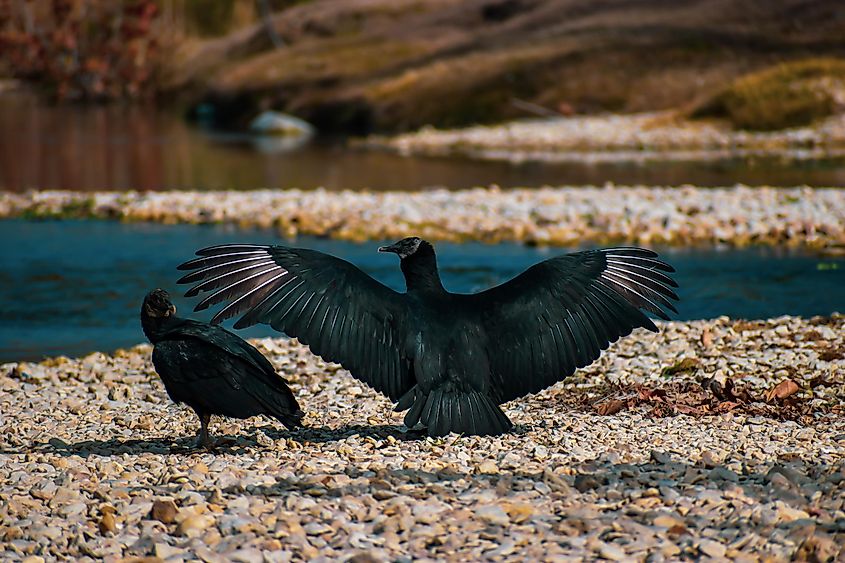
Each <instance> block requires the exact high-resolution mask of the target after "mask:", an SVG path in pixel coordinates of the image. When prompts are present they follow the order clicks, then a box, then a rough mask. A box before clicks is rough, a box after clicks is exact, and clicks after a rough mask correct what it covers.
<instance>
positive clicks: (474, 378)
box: [179, 237, 678, 436]
mask: <svg viewBox="0 0 845 563" xmlns="http://www.w3.org/2000/svg"><path fill="white" fill-rule="evenodd" d="M379 251H380V252H394V253H396V254H398V255H399V258H400V259H401V264H400V265H401V268H402V273H403V274H404V275H405V284H406V286H407V292H406V293H398V292H396V291H394V290H392V289H390V288H388V287H386V286H384V285H382V284H381V283H379V282H377V281H376V280H374V279H373V278H371V277H370V276H368V275H367V274H365V273H363V272H362V271H361V270H359V269H358V268H356V267H355V266H353V265H352V264H350V263H349V262H346V261H344V260H341V259H339V258H335V257H333V256H329V255H327V254H323V253H321V252H317V251H314V250H307V249H301V248H288V247H285V246H258V245H249V244H229V245H223V246H214V247H211V248H205V249H203V250H200V251H198V252H197V255H198V256H199V258H196V259H194V260H191V261H189V262H186V263H184V264H182V265H181V266H179V269H181V270H197V271H195V272H192V273H190V274H188V275H186V276H184V277H183V278H182V279H180V280H179V283H195V282H200V283H198V284H197V285H195V286H194V287H192V288H191V289H190V290H189V291H188V292H187V293H186V295H187V296H188V297H191V296H194V295H197V294H198V293H200V292H203V291H210V290H216V291H215V292H214V293H212V294H211V295H209V296H208V297H206V298H205V299H203V300H202V301H201V302H200V303H199V304H198V305H197V307H196V310H202V309H206V308H207V307H209V306H210V305H214V304H216V303H220V302H223V301H228V304H227V305H226V306H225V307H223V309H221V310H220V311H219V312H218V313H217V314H216V315H215V316H214V318H213V319H212V321H211V322H212V323H217V322H220V321H221V320H223V319H226V318H228V317H232V316H235V315H238V314H240V313H242V312H244V311H245V312H246V313H245V314H244V315H243V316H242V317H241V318H240V319H239V320H238V321H237V322H236V323H235V328H243V327H247V326H250V325H252V324H255V323H266V324H269V325H271V326H272V327H273V328H275V329H276V330H279V331H282V332H284V333H286V334H288V335H290V336H296V337H297V338H299V340H300V341H301V342H304V343H306V344H308V345H309V346H310V348H311V350H312V351H313V352H314V353H315V354H318V355H320V356H322V357H323V358H324V359H326V360H329V361H333V362H337V363H339V364H341V365H342V366H343V367H345V368H346V369H348V370H349V371H350V372H351V373H352V375H353V376H355V377H356V378H358V379H360V380H361V381H363V382H365V383H367V384H368V385H370V386H372V387H373V388H374V389H376V390H377V391H379V392H381V393H384V394H385V395H387V396H388V397H390V399H391V400H393V401H396V402H397V403H396V410H397V411H401V410H406V409H410V410H409V411H408V413H407V415H406V416H405V424H406V425H407V426H408V427H412V426H414V425H415V424H417V423H418V422H421V423H422V424H423V425H425V426H426V427H427V429H428V433H429V434H430V435H432V436H438V435H443V434H447V433H448V432H458V433H465V434H500V433H502V432H506V431H507V430H509V429H510V428H511V422H510V421H509V420H508V418H507V417H506V416H505V414H504V413H503V412H502V410H501V409H500V408H499V406H498V405H500V404H502V403H504V402H506V401H510V400H512V399H516V398H517V397H521V396H523V395H526V394H528V393H535V392H537V391H540V390H541V389H544V388H546V387H549V386H550V385H552V384H554V383H556V382H558V381H561V380H562V379H564V378H565V377H567V376H569V375H572V373H574V372H575V370H576V369H577V368H580V367H584V366H586V365H588V364H590V363H591V362H593V361H594V360H595V359H596V358H598V357H599V354H600V353H601V350H603V349H605V348H607V346H608V344H609V343H611V342H614V341H616V340H617V339H618V338H619V337H621V336H626V335H628V334H630V333H631V331H632V330H633V329H635V328H637V327H643V328H646V329H648V330H651V331H657V328H656V327H655V325H654V323H653V322H652V321H651V320H650V319H649V318H648V317H647V316H646V315H645V314H644V313H643V312H642V311H641V309H644V310H646V311H649V312H651V313H653V314H655V315H657V316H658V317H660V318H663V319H668V317H667V316H666V312H665V310H671V311H675V308H674V307H673V305H672V303H671V301H670V300H672V299H673V300H677V299H678V297H677V296H676V295H675V293H674V291H673V290H672V288H673V287H677V284H676V283H675V282H674V281H673V280H672V279H671V278H670V277H669V276H667V275H666V274H665V273H663V272H673V271H674V269H673V268H672V267H671V266H669V265H668V264H666V263H664V262H661V261H660V260H658V259H657V258H656V257H657V255H656V254H655V253H654V252H651V251H649V250H644V249H641V248H628V247H623V248H608V249H603V250H587V251H583V252H575V253H572V254H566V255H563V256H558V257H556V258H552V259H549V260H546V261H544V262H540V263H539V264H535V265H534V266H532V267H530V268H528V270H526V271H525V272H523V273H522V274H520V275H518V276H517V277H515V278H514V279H512V280H510V281H508V282H506V283H504V284H502V285H499V286H497V287H494V288H492V289H488V290H486V291H482V292H480V293H476V294H471V295H462V294H455V293H449V292H448V291H446V290H445V289H444V288H443V284H442V283H441V282H440V275H439V274H438V271H437V261H436V257H435V254H434V247H432V245H431V244H430V243H428V242H426V241H424V240H421V239H419V238H417V237H411V238H406V239H403V240H400V241H399V242H397V243H396V244H393V245H391V246H385V247H381V248H379Z"/></svg>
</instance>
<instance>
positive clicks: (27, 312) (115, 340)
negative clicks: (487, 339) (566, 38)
mask: <svg viewBox="0 0 845 563" xmlns="http://www.w3.org/2000/svg"><path fill="white" fill-rule="evenodd" d="M0 240H3V241H4V242H6V243H7V245H6V248H5V249H4V253H3V254H4V268H2V269H0V362H4V361H14V360H22V359H37V358H40V357H43V356H45V355H56V354H71V355H79V354H85V353H87V352H91V351H93V350H103V351H109V350H113V349H115V348H117V347H120V346H130V345H133V344H136V343H138V342H141V341H143V335H142V333H141V327H140V321H139V320H138V313H139V307H140V303H141V300H142V299H143V297H144V294H145V293H146V292H147V291H149V290H150V289H153V288H155V287H163V288H165V289H167V290H169V291H171V292H172V293H174V294H176V293H177V292H180V291H181V290H184V289H185V287H184V286H183V287H177V286H176V285H175V281H176V280H177V279H178V277H179V275H180V273H179V272H177V271H176V269H175V268H176V265H177V264H179V263H181V262H183V261H184V260H186V259H188V258H190V257H191V256H192V255H193V253H194V251H195V250H196V249H198V248H202V247H204V246H210V245H213V244H222V243H227V242H255V243H279V242H281V243H286V241H283V240H280V239H279V238H278V236H277V235H276V234H275V233H274V232H272V231H267V230H237V229H234V228H232V227H226V226H192V225H158V224H126V223H118V222H108V221H61V222H59V221H47V222H33V221H22V220H8V221H0ZM295 244H296V245H297V246H307V247H310V248H315V249H318V250H322V251H324V252H329V253H331V254H335V255H337V256H341V257H343V258H346V259H347V260H349V261H351V262H353V263H355V264H357V265H359V266H360V267H361V268H362V269H364V270H365V271H366V272H368V273H369V274H370V275H372V276H374V277H376V278H377V279H379V280H381V281H382V282H383V283H386V284H388V285H390V286H391V287H394V288H396V289H399V290H402V289H403V286H404V281H403V279H402V274H401V272H400V270H399V265H398V263H397V259H396V256H393V255H386V254H380V253H378V252H376V248H377V247H378V245H379V242H378V241H375V242H368V243H363V244H356V243H350V242H339V241H331V240H324V239H313V238H303V239H300V240H298V241H296V243H295ZM437 247H438V256H439V262H440V267H441V269H442V275H443V281H444V284H445V285H446V287H447V288H448V289H450V290H452V291H458V292H472V291H478V290H480V289H484V288H486V287H490V286H492V285H495V284H499V283H501V282H503V281H505V280H507V279H510V278H511V277H513V276H515V275H516V274H518V273H519V272H521V271H523V270H524V269H525V268H527V267H529V266H530V265H531V264H534V263H535V262H538V261H540V260H544V259H546V258H548V257H550V256H552V255H554V254H558V253H564V252H566V250H565V249H541V248H529V247H525V246H521V245H518V244H499V245H483V244H477V243H471V244H445V243H444V244H438V245H437ZM663 252H664V253H665V254H664V256H665V258H666V260H667V261H668V262H670V263H671V264H673V265H674V266H675V267H676V268H677V270H678V273H677V276H676V277H677V280H678V282H679V283H680V285H681V287H680V289H679V291H678V294H679V295H680V296H681V302H680V303H679V304H678V310H679V315H677V316H676V318H679V319H697V318H712V317H717V316H719V315H730V316H732V317H744V318H766V317H773V316H778V315H782V314H793V315H804V316H811V315H816V314H830V313H832V312H834V311H837V310H838V311H843V308H845V259H841V258H840V259H829V258H818V257H815V256H812V255H807V254H801V253H796V252H785V251H777V250H774V249H749V250H742V251H736V250H729V251H718V250H712V249H711V250H690V249H666V250H664V251H663ZM183 273H184V272H183ZM174 297H176V298H175V299H174V302H175V303H176V305H177V306H178V307H179V310H180V311H181V312H182V313H183V314H186V315H190V314H191V313H190V311H191V308H192V307H193V306H194V305H195V304H196V302H197V300H196V299H193V300H187V299H182V298H179V296H178V295H174ZM211 314H212V311H204V312H203V313H201V314H198V315H196V318H200V319H204V320H207V319H208V318H210V316H211ZM239 334H242V335H244V336H267V335H273V334H275V333H274V332H273V331H272V330H271V329H270V328H268V327H265V326H258V327H253V328H250V329H248V330H245V331H239Z"/></svg>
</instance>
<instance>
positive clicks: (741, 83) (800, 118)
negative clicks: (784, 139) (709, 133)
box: [691, 58, 845, 130]
mask: <svg viewBox="0 0 845 563" xmlns="http://www.w3.org/2000/svg"><path fill="white" fill-rule="evenodd" d="M844 99H845V60H841V59H828V58H819V59H805V60H801V61H795V62H789V63H783V64H779V65H777V66H775V67H772V68H768V69H765V70H762V71H759V72H755V73H752V74H749V75H746V76H743V77H741V78H739V79H737V80H736V81H734V82H733V83H732V84H731V85H730V86H728V87H727V88H726V89H724V90H723V91H721V92H719V93H718V94H716V96H714V97H713V98H711V99H710V100H707V101H706V102H705V103H703V104H701V105H699V106H697V107H696V108H694V109H693V110H692V112H691V116H692V117H694V118H702V117H719V118H725V119H727V120H728V121H730V122H731V124H732V125H733V126H734V127H736V128H739V129H752V130H775V129H785V128H788V127H800V126H803V125H809V124H811V123H812V122H814V121H817V120H819V119H821V118H824V117H828V116H830V115H832V114H834V113H836V112H837V111H840V110H842V109H843V108H842V105H843V100H844Z"/></svg>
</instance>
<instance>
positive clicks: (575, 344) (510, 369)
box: [465, 248, 678, 403]
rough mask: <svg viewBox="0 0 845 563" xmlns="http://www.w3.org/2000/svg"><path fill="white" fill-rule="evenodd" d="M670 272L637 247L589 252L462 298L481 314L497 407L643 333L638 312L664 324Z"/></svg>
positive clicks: (649, 325) (647, 323)
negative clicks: (489, 345) (491, 344)
mask: <svg viewBox="0 0 845 563" xmlns="http://www.w3.org/2000/svg"><path fill="white" fill-rule="evenodd" d="M664 272H674V269H673V268H672V267H671V266H669V265H668V264H666V263H664V262H662V261H660V260H658V259H657V254H655V253H654V252H651V251H649V250H645V249H641V248H608V249H602V250H588V251H584V252H576V253H573V254H567V255H564V256H559V257H557V258H552V259H549V260H546V261H544V262H540V263H539V264H535V265H534V266H532V267H531V268H529V269H527V270H526V271H525V272H523V273H522V274H520V275H519V276H517V277H515V278H514V279H512V280H510V281H508V282H506V283H504V284H502V285H499V286H497V287H494V288H491V289H489V290H487V291H483V292H481V293H477V294H475V295H467V296H465V298H466V299H468V300H469V301H470V302H471V303H472V305H471V307H473V308H474V309H477V310H481V311H482V313H481V316H482V322H483V324H484V327H485V330H486V331H487V335H488V338H489V339H490V341H491V342H495V343H496V345H495V346H494V347H493V349H491V350H490V362H491V372H492V373H491V378H492V391H493V393H494V394H496V399H497V400H498V402H499V403H503V402H506V401H510V400H512V399H515V398H517V397H521V396H523V395H526V394H528V393H536V392H537V391H540V390H542V389H545V388H546V387H549V386H550V385H553V384H554V383H556V382H558V381H561V380H562V379H564V378H565V377H568V376H569V375H572V374H573V373H574V372H575V370H576V369H577V368H579V367H584V366H586V365H588V364H590V363H592V362H593V361H594V360H595V359H596V358H598V357H599V354H600V353H601V351H602V350H604V349H605V348H607V346H608V345H609V344H610V343H611V342H615V341H616V340H617V339H619V338H620V337H622V336H626V335H628V334H630V333H631V331H632V330H633V329H634V328H637V327H643V328H646V329H648V330H651V331H657V327H655V325H654V323H653V322H652V321H651V320H650V319H649V318H648V317H647V316H646V315H645V314H644V313H643V312H642V311H640V309H644V310H646V311H649V312H651V313H653V314H655V315H656V316H658V317H660V318H662V319H667V320H668V317H667V316H666V312H665V311H666V310H670V311H674V312H677V311H676V310H675V307H674V306H673V305H672V301H671V300H677V299H678V296H677V295H676V294H675V292H674V291H673V290H672V288H673V287H677V283H675V281H674V280H673V279H672V278H670V277H669V276H668V275H666V273H664Z"/></svg>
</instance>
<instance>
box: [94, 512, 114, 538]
mask: <svg viewBox="0 0 845 563" xmlns="http://www.w3.org/2000/svg"><path fill="white" fill-rule="evenodd" d="M97 528H98V529H99V530H100V534H101V535H103V536H105V535H108V534H113V533H115V532H116V531H117V524H116V523H115V521H114V514H113V513H112V512H110V511H107V512H105V513H104V514H103V516H102V517H101V518H100V521H99V522H98V523H97Z"/></svg>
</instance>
